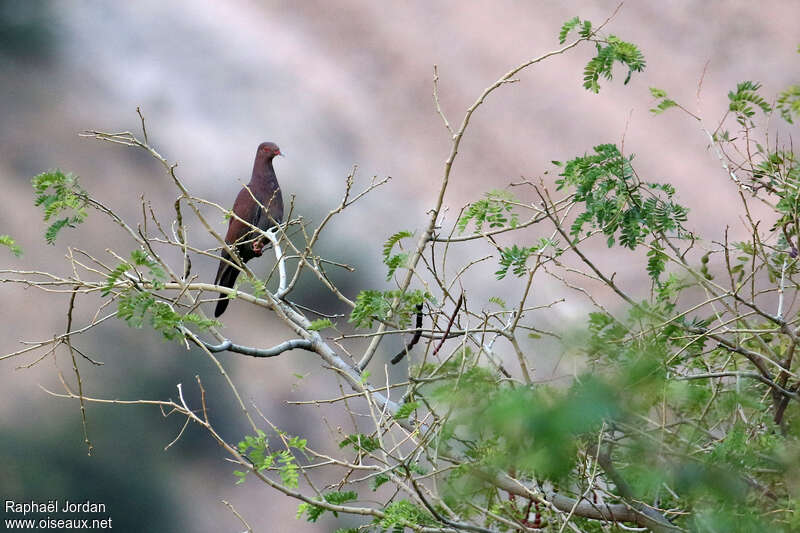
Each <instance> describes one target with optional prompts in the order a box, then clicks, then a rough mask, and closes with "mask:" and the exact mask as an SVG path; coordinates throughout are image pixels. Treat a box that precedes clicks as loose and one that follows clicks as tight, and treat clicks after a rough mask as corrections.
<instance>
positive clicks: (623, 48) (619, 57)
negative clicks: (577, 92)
mask: <svg viewBox="0 0 800 533" xmlns="http://www.w3.org/2000/svg"><path fill="white" fill-rule="evenodd" d="M596 50H597V54H596V55H595V57H593V58H592V59H590V60H589V62H588V63H587V64H586V66H585V67H584V69H583V86H584V88H585V89H587V90H589V91H592V92H593V93H598V92H599V91H600V84H599V83H598V81H599V80H600V77H601V76H602V77H603V78H605V79H607V80H611V79H613V72H612V68H613V66H614V63H621V64H623V65H624V66H626V67H628V73H627V76H626V77H625V81H624V83H625V84H627V83H628V81H630V78H631V74H632V73H634V72H642V71H643V70H644V68H645V60H644V55H643V54H642V52H641V51H640V50H639V48H638V47H637V46H636V45H635V44H633V43H629V42H627V41H623V40H621V39H619V38H618V37H616V36H614V35H609V36H608V38H607V39H606V40H605V42H598V43H597V45H596Z"/></svg>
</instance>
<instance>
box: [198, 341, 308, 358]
mask: <svg viewBox="0 0 800 533" xmlns="http://www.w3.org/2000/svg"><path fill="white" fill-rule="evenodd" d="M198 340H200V342H201V343H202V344H203V346H205V347H206V348H207V349H208V351H209V352H213V353H216V352H224V351H228V352H236V353H240V354H242V355H249V356H251V357H275V356H277V355H280V354H282V353H283V352H288V351H289V350H294V349H296V348H301V349H303V350H309V351H311V350H313V348H312V344H311V341H307V340H305V339H291V340H288V341H285V342H282V343H280V344H277V345H275V346H273V347H272V348H252V347H250V346H242V345H240V344H234V343H233V342H231V341H230V340H228V339H226V340H225V341H223V342H222V343H220V344H210V343H207V342H205V341H204V340H202V339H198Z"/></svg>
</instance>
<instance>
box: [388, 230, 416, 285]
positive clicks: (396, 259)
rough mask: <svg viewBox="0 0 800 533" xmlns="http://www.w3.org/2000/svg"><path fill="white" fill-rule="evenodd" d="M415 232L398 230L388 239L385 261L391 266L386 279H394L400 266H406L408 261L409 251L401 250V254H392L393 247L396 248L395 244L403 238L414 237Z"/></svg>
mask: <svg viewBox="0 0 800 533" xmlns="http://www.w3.org/2000/svg"><path fill="white" fill-rule="evenodd" d="M413 235H414V234H413V233H411V232H410V231H398V232H397V233H395V234H394V235H392V236H391V237H389V240H387V241H386V242H385V243H384V245H383V262H384V263H385V264H386V266H388V267H389V271H388V273H387V274H386V281H389V280H390V279H392V276H394V273H395V271H396V270H397V269H398V268H400V267H404V266H406V264H407V262H408V255H409V254H408V253H406V252H401V253H399V254H395V255H392V249H393V248H394V245H395V244H398V243H400V241H401V240H402V239H406V238H409V237H412V236H413Z"/></svg>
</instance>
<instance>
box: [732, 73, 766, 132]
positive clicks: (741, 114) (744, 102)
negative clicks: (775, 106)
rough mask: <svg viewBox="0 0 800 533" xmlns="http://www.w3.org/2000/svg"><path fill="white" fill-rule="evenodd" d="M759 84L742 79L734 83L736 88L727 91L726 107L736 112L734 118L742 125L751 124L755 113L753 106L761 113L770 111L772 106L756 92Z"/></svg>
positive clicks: (759, 86)
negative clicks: (727, 101) (727, 102)
mask: <svg viewBox="0 0 800 533" xmlns="http://www.w3.org/2000/svg"><path fill="white" fill-rule="evenodd" d="M760 88H761V84H760V83H758V82H754V81H743V82H740V83H737V84H736V90H735V91H730V92H728V100H729V101H730V102H729V104H728V109H729V110H730V111H732V112H733V113H735V114H736V120H737V122H739V124H741V125H742V126H744V125H746V124H752V120H751V119H752V117H753V115H755V110H754V108H753V106H755V107H758V108H759V109H761V111H762V112H763V113H765V114H766V113H769V112H770V111H772V106H770V105H769V103H767V101H766V100H765V99H764V98H763V97H762V96H761V95H760V94H758V90H759V89H760Z"/></svg>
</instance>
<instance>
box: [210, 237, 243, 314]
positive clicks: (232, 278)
mask: <svg viewBox="0 0 800 533" xmlns="http://www.w3.org/2000/svg"><path fill="white" fill-rule="evenodd" d="M222 256H223V257H224V258H225V259H227V258H228V254H226V253H225V252H222ZM238 277H239V269H238V268H234V267H233V266H231V265H229V264H227V263H225V262H224V261H220V263H219V270H218V271H217V281H216V284H217V285H222V286H223V287H230V288H233V285H234V283H236V278H238ZM219 297H220V300H219V301H218V302H217V307H216V309H214V317H215V318H216V317H218V316H220V315H221V314H222V313H224V312H225V309H227V307H228V302H230V299H229V298H228V295H227V294H222V293H220V295H219Z"/></svg>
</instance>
